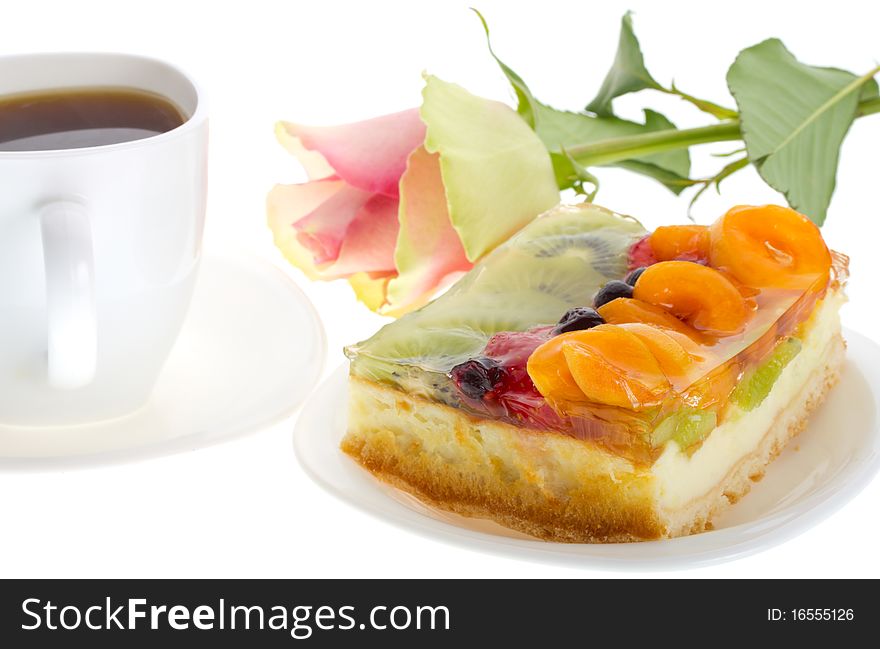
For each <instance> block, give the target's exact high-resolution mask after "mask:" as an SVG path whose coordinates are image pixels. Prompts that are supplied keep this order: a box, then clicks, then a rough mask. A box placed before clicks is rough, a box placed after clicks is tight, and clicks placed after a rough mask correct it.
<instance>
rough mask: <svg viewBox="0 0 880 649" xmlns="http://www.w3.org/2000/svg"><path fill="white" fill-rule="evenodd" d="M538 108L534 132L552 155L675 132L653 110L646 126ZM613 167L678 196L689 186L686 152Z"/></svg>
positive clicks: (544, 107) (670, 153) (651, 157)
mask: <svg viewBox="0 0 880 649" xmlns="http://www.w3.org/2000/svg"><path fill="white" fill-rule="evenodd" d="M536 106H537V111H536V113H535V118H536V123H535V130H536V132H537V133H538V137H540V138H541V141H542V142H544V144H545V145H546V146H547V148H548V149H549V150H550V152H551V153H558V152H560V151H562V150H563V149H568V148H571V147H575V146H578V147H582V146H587V145H589V144H592V143H595V142H600V141H602V140H608V139H611V138H617V137H625V136H628V135H641V134H643V133H651V132H655V131H666V130H673V129H675V125H674V124H673V123H672V122H670V121H669V120H668V119H666V117H664V116H663V115H661V114H660V113H657V112H655V111H652V110H645V122H644V123H643V124H639V123H638V122H630V121H628V120H624V119H620V118H618V117H593V116H592V115H587V114H585V113H572V112H568V111H561V110H556V109H555V108H551V107H550V106H546V105H544V104H541V103H540V102H536ZM613 166H616V167H621V168H624V169H629V170H630V171H634V172H636V173H639V174H642V175H644V176H648V177H649V178H653V179H654V180H657V181H659V182H661V183H663V184H664V185H666V187H668V188H669V189H670V190H672V191H673V192H675V193H678V192H680V191H681V190H682V189H683V188H684V187H686V186H687V182H686V181H687V179H688V174H689V173H690V167H691V160H690V154H689V153H688V150H687V149H679V150H677V151H668V152H664V153H657V154H654V155H650V156H645V157H644V158H634V159H631V160H624V161H620V162H616V163H614V165H613ZM563 188H564V187H563Z"/></svg>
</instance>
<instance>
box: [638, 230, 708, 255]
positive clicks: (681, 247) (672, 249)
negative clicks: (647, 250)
mask: <svg viewBox="0 0 880 649" xmlns="http://www.w3.org/2000/svg"><path fill="white" fill-rule="evenodd" d="M651 249H652V250H653V251H654V257H655V259H657V261H672V260H673V259H682V260H687V261H705V260H708V259H709V228H708V227H707V226H705V225H664V226H661V227H659V228H657V229H656V230H654V232H652V233H651Z"/></svg>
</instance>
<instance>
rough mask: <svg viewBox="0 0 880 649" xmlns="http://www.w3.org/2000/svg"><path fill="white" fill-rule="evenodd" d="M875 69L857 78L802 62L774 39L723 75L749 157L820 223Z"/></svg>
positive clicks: (749, 52)
mask: <svg viewBox="0 0 880 649" xmlns="http://www.w3.org/2000/svg"><path fill="white" fill-rule="evenodd" d="M876 72H877V69H875V70H873V71H872V72H871V73H869V74H867V75H865V76H862V77H856V75H854V74H852V73H851V72H846V71H844V70H838V69H835V68H818V67H813V66H809V65H805V64H803V63H801V62H799V61H798V60H797V59H796V58H795V57H794V56H793V55H792V54H791V52H789V51H788V50H787V49H786V48H785V45H783V44H782V42H781V41H780V40H778V39H775V38H774V39H769V40H766V41H764V42H762V43H759V44H758V45H755V46H753V47H750V48H748V49H745V50H743V51H742V52H740V54H739V56H738V57H737V59H736V61H734V63H733V65H732V66H731V67H730V70H729V71H728V73H727V85H728V87H729V88H730V92H731V94H733V96H734V98H735V99H736V103H737V105H738V106H739V110H740V119H741V123H742V133H743V139H744V140H745V143H746V148H747V150H748V154H749V159H750V160H751V162H752V163H753V164H754V165H755V167H756V168H757V169H758V172H759V173H760V174H761V177H762V178H763V179H764V180H765V181H766V182H767V184H769V185H770V186H771V187H773V188H774V189H776V190H777V191H780V192H782V193H783V194H785V197H786V199H787V200H788V202H789V204H790V205H791V206H792V207H793V208H795V209H797V210H799V211H801V212H803V213H804V214H806V215H807V216H809V217H810V218H811V219H812V220H813V221H815V222H816V223H817V224H818V225H821V224H822V223H823V222H824V221H825V216H826V213H827V210H828V205H829V203H830V202H831V195H832V194H833V193H834V185H835V176H836V174H837V162H838V158H839V155H840V145H841V143H842V142H843V138H844V137H845V136H846V133H847V131H848V130H849V127H850V124H852V121H853V119H854V118H855V115H856V107H857V105H858V101H859V98H860V96H862V95H863V94H864V93H866V92H867V93H868V94H869V95H870V93H873V92H874V89H872V88H870V87H869V86H867V85H866V84H868V83H869V82H870V80H871V77H873V76H874V74H876ZM865 88H868V89H867V90H866V89H865Z"/></svg>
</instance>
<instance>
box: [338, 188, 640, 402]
mask: <svg viewBox="0 0 880 649" xmlns="http://www.w3.org/2000/svg"><path fill="white" fill-rule="evenodd" d="M644 233H645V231H644V229H643V228H642V226H641V225H640V224H639V223H638V222H637V221H635V220H633V219H630V218H627V217H622V216H618V215H616V214H614V213H612V212H610V211H608V210H606V209H603V208H600V207H596V206H593V205H588V204H584V205H580V206H560V207H557V208H554V209H553V210H550V211H549V212H547V213H546V214H544V215H543V216H541V217H539V218H538V219H536V220H535V221H533V222H532V223H531V224H529V225H527V226H526V227H525V228H523V229H522V230H521V231H520V232H519V233H517V234H516V235H514V236H513V237H512V238H511V239H510V240H509V241H507V242H506V243H504V244H502V245H501V246H499V247H498V248H496V249H495V250H494V251H493V252H491V253H490V254H489V255H487V256H486V257H485V258H484V259H483V260H482V261H481V262H480V263H478V264H477V265H476V266H475V267H474V268H473V269H472V270H471V271H470V272H469V273H467V274H466V275H465V276H464V277H463V278H461V279H460V280H459V281H458V282H457V283H456V284H455V285H454V286H452V287H451V288H450V289H449V290H448V291H447V292H446V293H444V294H443V295H441V296H440V297H438V298H437V299H436V300H434V301H433V302H431V303H430V304H427V305H426V306H424V307H422V308H421V309H419V310H418V311H415V312H413V313H410V314H407V315H405V316H404V317H402V318H400V319H399V320H397V321H395V322H392V323H390V324H388V325H386V326H385V327H383V328H382V329H381V330H380V331H379V332H378V333H377V334H376V335H374V336H373V337H372V338H370V339H368V340H366V341H364V342H362V343H359V344H357V345H352V346H351V347H348V348H347V349H346V354H347V355H348V356H349V358H351V359H352V370H353V371H354V372H355V373H356V374H358V375H361V376H364V377H367V378H370V379H372V380H379V381H385V382H391V383H395V384H397V385H399V386H400V387H403V388H405V389H407V390H416V389H418V386H415V385H414V383H420V384H421V387H422V388H423V389H425V390H427V391H430V390H435V391H436V390H440V389H442V386H443V384H444V382H443V380H442V379H441V378H439V377H438V376H431V375H443V376H444V377H445V375H446V374H447V373H448V372H449V370H450V369H452V367H454V366H455V365H457V364H458V363H460V362H462V361H464V360H466V359H468V358H472V357H474V356H477V355H478V354H479V353H480V351H482V349H483V347H484V346H485V344H486V342H487V341H488V339H489V338H490V337H491V336H492V335H494V334H496V333H498V332H501V331H524V330H526V329H530V328H532V327H536V326H540V325H549V324H554V323H556V322H557V321H558V320H559V318H560V317H561V316H562V314H563V313H565V311H567V310H568V309H570V308H571V307H574V306H583V305H585V304H589V303H590V301H591V299H592V296H593V295H594V294H595V293H596V291H597V290H598V289H599V288H600V287H601V286H602V285H604V284H605V283H606V282H607V281H608V280H609V279H615V278H616V279H619V278H621V277H623V275H624V274H625V273H626V264H627V252H628V250H629V248H630V246H631V245H632V244H633V243H634V242H635V241H637V240H638V239H639V238H640V237H641V236H643V235H644ZM420 377H421V378H420ZM438 386H440V387H438Z"/></svg>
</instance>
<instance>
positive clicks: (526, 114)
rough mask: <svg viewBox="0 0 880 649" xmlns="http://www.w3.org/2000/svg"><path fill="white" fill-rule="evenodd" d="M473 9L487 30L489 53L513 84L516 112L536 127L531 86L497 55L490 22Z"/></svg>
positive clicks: (535, 108) (484, 29)
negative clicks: (491, 36)
mask: <svg viewBox="0 0 880 649" xmlns="http://www.w3.org/2000/svg"><path fill="white" fill-rule="evenodd" d="M471 11H473V12H474V13H475V14H477V18H479V19H480V23H481V24H482V25H483V31H485V32H486V45H487V46H488V47H489V54H491V55H492V58H493V59H495V62H496V63H497V64H498V67H500V68H501V71H502V72H504V76H506V77H507V80H508V81H509V82H510V85H511V86H513V92H514V93H515V94H516V103H517V106H516V112H518V113H519V114H520V116H522V118H523V119H524V120H525V121H526V123H527V124H528V125H529V126H531V127H532V128H535V112H536V110H537V107H536V106H535V98H534V97H533V96H532V93H531V91H530V90H529V87H528V86H527V85H526V82H525V81H523V79H522V77H521V76H519V75H518V74H517V73H516V72H514V71H513V70H512V69H511V68H509V67H508V66H507V64H506V63H504V61H502V60H501V59H499V58H498V56H496V54H495V50H493V49H492V41H491V40H490V39H489V24H488V23H487V22H486V19H485V18H484V17H483V14H481V13H480V12H479V11H477V10H476V9H474V8H473V7H471Z"/></svg>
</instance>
